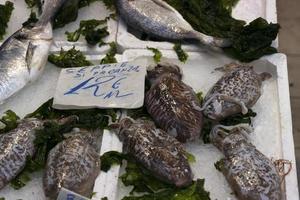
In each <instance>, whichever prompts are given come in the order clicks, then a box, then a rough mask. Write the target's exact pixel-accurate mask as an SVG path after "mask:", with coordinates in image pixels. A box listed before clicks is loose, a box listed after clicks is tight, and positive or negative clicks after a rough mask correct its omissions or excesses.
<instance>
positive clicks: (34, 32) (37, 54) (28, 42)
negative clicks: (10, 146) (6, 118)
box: [0, 0, 66, 103]
mask: <svg viewBox="0 0 300 200" xmlns="http://www.w3.org/2000/svg"><path fill="white" fill-rule="evenodd" d="M65 1H66V0H46V1H45V3H44V5H43V12H42V14H41V17H40V19H39V21H38V22H37V23H35V24H30V25H28V26H25V27H22V28H21V29H19V30H18V31H16V32H15V33H14V34H12V35H11V36H10V37H9V38H8V39H7V40H5V41H4V43H3V44H2V45H1V46H0V103H4V102H5V100H6V99H8V98H9V97H11V96H12V95H14V94H16V93H17V92H19V91H20V90H22V88H24V87H25V86H26V85H27V84H28V83H30V82H33V81H35V80H36V79H37V78H38V77H39V76H40V75H41V74H42V72H43V69H44V66H45V64H46V62H47V58H48V53H49V50H50V46H51V44H52V39H53V34H52V25H51V20H52V18H53V16H54V15H55V13H56V12H57V11H58V9H59V8H60V7H61V6H62V4H63V3H64V2H65Z"/></svg>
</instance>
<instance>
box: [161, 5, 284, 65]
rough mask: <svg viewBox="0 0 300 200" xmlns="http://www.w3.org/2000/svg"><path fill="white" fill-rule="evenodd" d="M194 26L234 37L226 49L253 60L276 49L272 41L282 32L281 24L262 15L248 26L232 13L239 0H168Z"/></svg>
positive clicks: (239, 57)
mask: <svg viewBox="0 0 300 200" xmlns="http://www.w3.org/2000/svg"><path fill="white" fill-rule="evenodd" d="M165 1H166V2H167V3H169V4H170V5H171V6H173V7H174V8H175V9H176V10H178V11H179V12H180V14H181V15H182V16H183V17H184V18H185V20H187V21H188V22H189V23H190V24H191V25H192V27H193V28H194V29H195V30H197V31H199V32H201V33H205V34H207V35H211V36H215V37H219V38H227V39H230V40H231V41H232V42H233V44H232V46H231V47H229V48H224V51H225V52H226V53H227V54H228V55H230V56H232V57H234V58H236V59H239V60H241V61H246V62H249V61H252V60H254V59H257V58H259V57H261V56H263V55H267V54H272V53H276V52H277V51H276V49H275V48H273V47H271V42H272V41H273V40H274V39H276V36H277V34H278V30H279V25H278V24H272V23H271V24H268V23H267V22H266V21H265V20H264V19H262V18H258V19H256V20H254V21H253V22H251V23H250V24H249V25H248V26H245V25H246V22H244V21H242V20H237V19H234V18H233V17H232V16H231V10H232V7H233V6H234V5H235V4H236V3H237V0H165Z"/></svg>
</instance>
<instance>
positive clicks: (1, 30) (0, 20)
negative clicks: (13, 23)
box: [0, 1, 14, 40]
mask: <svg viewBox="0 0 300 200" xmlns="http://www.w3.org/2000/svg"><path fill="white" fill-rule="evenodd" d="M13 9H14V4H13V3H12V2H10V1H6V2H5V4H4V5H2V4H0V40H3V36H4V35H5V33H6V28H7V24H8V22H9V20H10V17H11V14H12V11H13Z"/></svg>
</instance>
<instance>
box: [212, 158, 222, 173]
mask: <svg viewBox="0 0 300 200" xmlns="http://www.w3.org/2000/svg"><path fill="white" fill-rule="evenodd" d="M214 166H215V168H216V170H218V171H220V172H222V170H223V168H224V159H221V160H219V161H217V162H216V163H214Z"/></svg>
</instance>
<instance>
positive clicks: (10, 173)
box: [0, 118, 43, 189]
mask: <svg viewBox="0 0 300 200" xmlns="http://www.w3.org/2000/svg"><path fill="white" fill-rule="evenodd" d="M42 126H43V122H42V121H41V120H38V119H35V118H28V119H24V120H21V122H20V123H19V124H18V126H17V128H15V129H13V130H11V131H9V132H7V133H4V134H1V135H0V189H2V188H3V187H5V186H6V185H7V184H8V183H9V182H10V181H11V180H13V179H14V178H15V177H16V176H17V175H18V174H19V173H20V172H21V171H22V170H23V169H24V167H25V165H26V160H27V158H28V157H32V156H33V155H34V153H35V151H36V148H35V146H34V140H35V130H36V129H39V128H42Z"/></svg>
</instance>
